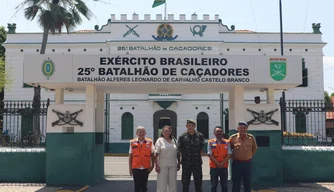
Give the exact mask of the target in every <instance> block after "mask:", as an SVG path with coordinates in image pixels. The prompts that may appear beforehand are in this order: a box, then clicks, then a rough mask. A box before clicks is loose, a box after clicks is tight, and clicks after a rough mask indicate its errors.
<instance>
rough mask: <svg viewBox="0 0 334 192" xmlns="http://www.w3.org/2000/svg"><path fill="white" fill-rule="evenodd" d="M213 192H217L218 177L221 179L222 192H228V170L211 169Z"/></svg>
mask: <svg viewBox="0 0 334 192" xmlns="http://www.w3.org/2000/svg"><path fill="white" fill-rule="evenodd" d="M210 176H211V192H217V186H218V177H220V186H221V188H222V192H227V176H228V171H227V168H210Z"/></svg>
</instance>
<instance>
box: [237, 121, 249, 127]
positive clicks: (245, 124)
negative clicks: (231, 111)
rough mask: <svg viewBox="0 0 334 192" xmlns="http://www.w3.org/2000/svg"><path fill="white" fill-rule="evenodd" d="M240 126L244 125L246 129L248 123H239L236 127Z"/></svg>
mask: <svg viewBox="0 0 334 192" xmlns="http://www.w3.org/2000/svg"><path fill="white" fill-rule="evenodd" d="M241 125H244V126H246V127H248V123H247V122H245V121H239V122H238V126H241Z"/></svg>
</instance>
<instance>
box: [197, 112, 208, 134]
mask: <svg viewBox="0 0 334 192" xmlns="http://www.w3.org/2000/svg"><path fill="white" fill-rule="evenodd" d="M196 121H197V131H199V132H201V133H202V134H203V136H204V138H205V139H209V115H208V114H207V113H205V112H200V113H199V114H198V115H197V119H196Z"/></svg>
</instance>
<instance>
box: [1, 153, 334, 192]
mask: <svg viewBox="0 0 334 192" xmlns="http://www.w3.org/2000/svg"><path fill="white" fill-rule="evenodd" d="M203 161H204V164H203V179H204V181H203V192H210V179H209V167H208V166H207V165H208V158H207V157H203ZM127 162H128V158H127V157H105V175H106V180H105V181H102V182H100V183H98V184H97V185H95V186H91V187H89V188H87V189H85V188H83V187H84V186H66V187H62V186H56V187H50V186H45V184H19V183H18V184H7V183H0V192H56V191H58V192H80V191H85V192H109V191H110V192H132V191H133V180H132V178H131V177H130V176H129V174H128V163H127ZM156 177H157V174H156V172H155V171H153V172H152V173H151V175H150V177H149V182H148V192H155V191H156ZM180 179H181V172H180V171H179V172H178V180H179V181H178V191H179V192H182V185H181V181H180ZM80 189H82V190H80ZM190 189H191V190H190V191H191V192H194V184H193V182H192V183H191V185H190ZM219 189H220V188H219ZM266 190H267V191H265V189H254V192H333V191H334V183H306V184H285V185H284V186H282V187H279V188H272V189H266ZM241 192H243V191H241Z"/></svg>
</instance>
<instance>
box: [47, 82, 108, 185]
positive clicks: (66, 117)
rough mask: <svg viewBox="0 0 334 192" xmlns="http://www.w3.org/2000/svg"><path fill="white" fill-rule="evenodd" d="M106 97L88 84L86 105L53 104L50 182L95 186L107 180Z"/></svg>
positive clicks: (49, 128)
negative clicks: (105, 163)
mask: <svg viewBox="0 0 334 192" xmlns="http://www.w3.org/2000/svg"><path fill="white" fill-rule="evenodd" d="M56 91H57V90H56ZM101 95H102V96H101ZM103 97H104V95H103V94H101V93H99V92H97V91H96V87H95V86H94V85H87V86H86V104H81V105H73V104H72V105H71V104H68V105H67V104H65V105H64V104H58V105H57V104H56V105H50V106H49V109H48V118H47V140H46V184H47V185H94V184H96V182H98V181H99V180H102V179H104V145H103V144H104V142H103V122H104V121H103V117H104V116H103ZM56 98H57V93H56ZM101 98H102V100H101ZM59 100H61V99H59ZM101 106H102V108H101ZM57 112H58V113H57ZM101 112H102V113H101ZM73 114H74V115H73ZM76 114H77V115H76ZM101 114H102V115H101ZM98 115H100V116H102V117H97V116H98ZM101 118H102V119H101ZM68 122H70V123H68Z"/></svg>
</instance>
